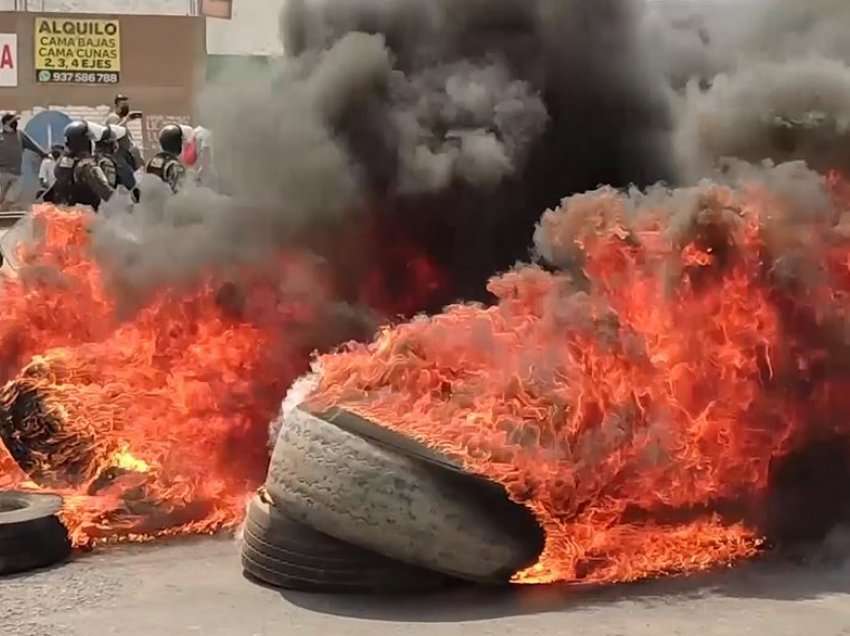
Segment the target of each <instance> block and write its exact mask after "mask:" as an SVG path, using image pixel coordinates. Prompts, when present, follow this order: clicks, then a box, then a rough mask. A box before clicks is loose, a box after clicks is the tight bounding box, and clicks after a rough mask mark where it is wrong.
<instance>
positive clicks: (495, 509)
mask: <svg viewBox="0 0 850 636" xmlns="http://www.w3.org/2000/svg"><path fill="white" fill-rule="evenodd" d="M243 538H244V540H243V547H242V563H243V567H244V570H245V573H246V574H247V575H248V576H249V577H250V578H253V579H255V580H258V581H259V582H261V583H265V584H267V585H271V586H274V587H280V588H286V589H296V590H303V591H325V592H331V591H333V592H342V591H411V590H422V589H431V588H435V587H440V586H443V585H446V584H447V583H450V582H452V581H457V580H464V581H471V582H475V583H484V584H505V583H507V582H508V581H509V580H510V578H511V576H512V575H513V574H514V573H515V572H517V571H519V570H521V569H523V568H525V567H528V566H530V565H532V564H533V563H534V562H535V561H536V560H537V558H538V557H539V555H540V552H541V551H542V549H543V543H544V535H543V531H542V530H541V528H540V526H539V525H538V524H537V522H536V520H535V519H534V516H533V515H532V514H531V512H530V511H528V510H527V509H526V508H524V507H523V506H520V505H517V504H515V503H513V502H511V501H510V500H509V499H508V497H507V494H506V492H505V490H504V489H503V488H502V487H501V486H499V485H497V484H495V483H493V482H490V481H488V480H486V479H483V478H481V477H478V476H475V475H471V474H469V473H467V472H465V471H464V470H463V469H462V468H460V467H459V466H458V465H457V464H455V463H453V462H451V461H449V460H448V459H447V458H445V457H443V456H441V455H439V454H437V453H434V452H433V451H431V450H429V449H427V448H426V447H424V446H422V445H420V444H418V443H416V442H415V441H413V440H411V439H409V438H406V437H404V436H401V435H398V434H396V433H393V432H391V431H389V430H388V429H385V428H383V427H381V426H378V425H376V424H374V423H372V422H369V421H367V420H365V419H363V418H361V417H358V416H356V415H354V414H352V413H350V412H347V411H344V410H341V409H333V410H331V411H324V412H312V411H311V410H310V409H309V408H308V407H306V406H305V405H301V406H300V407H298V408H295V409H293V410H292V411H291V412H290V413H288V414H287V415H286V417H285V419H284V422H283V426H282V427H281V429H280V433H279V436H278V439H277V443H276V445H275V449H274V452H273V455H272V460H271V465H270V468H269V473H268V478H267V480H266V484H265V487H264V488H263V489H261V491H260V492H259V493H258V494H257V496H256V497H255V498H254V499H253V501H252V502H251V504H250V506H249V510H248V516H247V520H246V524H245V529H244V535H243Z"/></svg>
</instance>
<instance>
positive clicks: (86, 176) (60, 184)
mask: <svg viewBox="0 0 850 636" xmlns="http://www.w3.org/2000/svg"><path fill="white" fill-rule="evenodd" d="M55 174H56V183H54V184H53V187H52V188H51V189H50V191H49V192H48V194H46V195H45V197H44V198H45V200H46V201H51V202H53V203H56V204H57V205H90V206H91V207H93V208H94V209H95V210H97V209H98V207H99V206H100V204H101V202H102V201H108V200H109V198H110V197H111V196H112V193H113V188H112V186H111V185H110V182H109V179H108V178H107V176H106V175H105V174H104V172H103V170H102V169H101V168H100V166H99V165H98V162H97V160H96V159H95V158H94V157H92V156H91V155H90V154H89V155H83V156H79V155H78V156H74V155H73V154H71V153H70V152H67V151H66V152H65V153H64V154H63V155H62V156H61V157H60V158H59V161H58V162H57V163H56V172H55Z"/></svg>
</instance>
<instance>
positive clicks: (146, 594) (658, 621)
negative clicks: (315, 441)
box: [0, 539, 850, 636]
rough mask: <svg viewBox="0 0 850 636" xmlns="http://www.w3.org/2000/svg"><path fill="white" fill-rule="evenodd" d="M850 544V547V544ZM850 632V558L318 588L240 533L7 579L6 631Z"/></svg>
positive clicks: (244, 635)
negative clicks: (330, 590) (251, 566)
mask: <svg viewBox="0 0 850 636" xmlns="http://www.w3.org/2000/svg"><path fill="white" fill-rule="evenodd" d="M845 554H847V553H846V552H845ZM461 633H463V634H465V635H468V636H490V635H494V636H495V635H499V636H531V635H537V634H541V635H544V634H545V635H547V636H565V635H576V636H579V635H581V636H648V635H652V636H674V635H682V634H685V635H689V634H694V635H698V636H713V635H716V636H733V635H734V636H744V635H749V634H752V635H756V636H762V635H763V636H803V635H806V634H817V635H818V636H833V635H839V634H841V635H850V563H847V562H845V563H843V564H841V563H836V562H835V561H830V562H826V561H824V560H821V561H820V562H818V563H815V564H808V565H800V564H790V563H781V564H780V563H757V564H752V565H747V566H745V567H742V568H738V569H735V570H729V571H724V572H720V573H715V574H711V575H708V576H700V577H696V578H689V579H676V580H661V581H652V582H647V583H641V584H636V585H628V586H619V587H609V588H606V589H595V590H583V591H577V590H570V589H567V588H563V587H561V588H558V587H550V588H536V589H531V588H520V589H517V590H513V591H511V590H508V591H493V590H476V589H461V590H454V591H451V592H444V593H441V594H435V595H427V596H418V597H407V598H405V597H401V598H399V597H351V596H337V597H332V596H314V595H304V594H295V593H289V592H284V593H281V592H278V591H276V590H272V589H266V588H263V587H260V586H258V585H255V584H253V583H251V582H249V581H247V580H245V579H244V578H243V577H242V575H241V569H240V567H239V560H238V549H237V545H236V543H235V541H233V540H232V539H202V540H189V541H179V542H174V543H170V544H167V545H163V544H160V545H147V546H133V547H121V548H110V549H106V550H102V551H99V552H96V553H94V554H89V555H83V556H80V557H77V558H76V559H74V560H73V561H72V562H70V563H67V564H65V565H63V566H60V567H56V568H53V569H50V570H47V571H43V572H38V573H33V574H27V575H22V576H18V577H12V578H6V579H0V634H2V635H3V636H107V635H110V634H120V635H121V636H184V635H186V636H197V635H202V636H272V635H275V636H276V635H278V634H280V635H287V636H291V635H293V634H297V635H298V636H312V635H314V634H315V635H317V636H335V635H338V634H339V635H344V636H376V634H380V635H381V636H387V635H394V634H399V635H402V634H403V635H405V636H407V635H410V636H416V635H419V634H422V635H427V636H441V635H444V634H461Z"/></svg>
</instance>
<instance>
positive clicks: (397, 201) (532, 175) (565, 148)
mask: <svg viewBox="0 0 850 636" xmlns="http://www.w3.org/2000/svg"><path fill="white" fill-rule="evenodd" d="M643 10H644V5H643V3H642V2H640V1H638V0H634V1H632V0H487V1H483V0H394V1H392V2H388V1H386V0H333V1H330V0H328V1H324V0H313V1H310V0H292V1H291V2H289V3H287V6H286V9H285V10H284V12H283V14H282V15H281V16H280V21H281V34H282V41H283V44H284V48H285V55H284V56H283V58H282V59H280V60H279V61H276V62H274V63H273V64H272V65H271V66H270V68H269V69H268V71H267V72H261V73H245V72H242V69H237V72H235V73H233V74H231V75H230V76H227V79H226V80H225V81H223V82H219V83H218V84H217V85H214V86H210V87H209V89H208V90H207V91H206V92H205V94H204V96H203V98H202V100H201V104H200V111H201V120H202V122H203V123H204V124H205V125H207V126H208V127H210V128H211V129H212V131H213V138H214V146H215V161H216V163H217V166H218V170H219V172H220V174H221V178H222V179H221V180H222V183H223V184H224V185H225V190H226V194H227V200H223V199H220V198H215V199H213V198H212V197H210V196H209V195H199V194H197V193H193V192H186V193H184V194H182V195H181V196H179V197H177V198H176V199H174V200H173V201H168V202H166V203H165V204H164V206H165V208H167V209H166V211H164V212H159V211H157V212H156V213H153V214H145V215H141V216H144V217H145V218H155V219H158V221H157V222H158V223H159V228H158V229H157V230H155V231H151V230H150V228H147V227H138V225H139V224H138V223H136V224H135V225H136V226H137V227H136V229H135V230H134V235H135V236H136V242H135V246H134V247H133V249H132V251H133V254H134V256H133V259H131V260H132V264H131V269H132V272H129V271H128V272H122V271H121V267H118V274H117V278H118V279H123V280H130V281H132V285H131V287H132V288H138V287H144V286H146V285H148V286H155V285H158V284H161V283H162V282H163V280H165V281H168V280H169V279H173V278H175V277H189V278H191V277H192V276H194V275H195V274H196V273H197V272H199V271H202V270H204V269H208V268H209V267H210V266H211V265H221V264H222V263H225V264H226V263H229V262H233V261H239V260H244V259H253V258H258V257H262V256H263V255H264V254H267V253H268V252H269V251H270V250H273V249H275V248H277V247H280V246H282V245H286V244H292V243H298V244H300V245H309V246H311V247H312V248H313V249H315V251H316V252H317V253H319V254H321V255H322V256H323V257H324V258H326V259H327V260H328V263H329V265H331V267H332V269H334V270H336V271H337V272H339V275H340V278H341V279H343V281H342V284H341V288H342V289H343V290H347V291H345V292H344V293H347V294H349V295H356V291H355V290H356V288H357V285H358V282H357V280H356V279H357V278H358V277H359V276H360V275H361V274H362V272H363V271H364V268H366V269H368V268H369V267H372V266H376V265H377V266H378V267H381V266H383V267H384V269H386V270H388V271H393V270H398V269H403V268H404V263H403V262H399V261H398V259H396V260H392V259H389V260H388V259H386V257H385V251H386V250H385V248H386V247H388V246H393V245H397V244H409V243H412V244H413V245H414V247H415V249H416V250H418V251H421V252H424V253H426V254H427V255H429V257H430V258H432V259H433V260H434V261H435V263H436V264H437V266H438V267H440V268H441V269H442V270H443V272H444V273H445V276H444V280H445V281H446V282H445V284H444V285H443V287H442V288H441V290H440V293H439V294H437V295H436V296H432V297H430V298H429V299H428V300H427V301H426V302H424V304H423V306H421V307H418V309H422V310H431V309H437V308H439V306H440V305H442V304H443V303H446V302H450V301H453V300H456V299H458V298H475V297H479V296H481V295H482V294H483V293H484V292H483V290H484V283H485V281H486V279H487V278H488V277H489V276H491V275H492V274H493V273H494V272H496V271H499V270H504V269H506V268H508V267H510V266H511V265H513V263H514V262H516V261H517V260H518V259H525V258H527V257H528V255H529V251H528V250H529V246H530V245H531V238H532V232H533V228H534V223H535V221H536V220H537V218H538V217H539V215H540V213H541V211H542V210H544V209H546V208H547V207H549V206H552V205H556V204H557V203H558V202H559V201H560V199H561V198H562V197H564V196H566V195H568V194H570V193H573V192H578V191H584V190H587V189H592V188H594V187H596V186H598V185H600V184H610V185H614V186H626V185H629V184H637V185H647V184H650V183H654V182H657V181H659V180H669V179H671V178H672V177H673V176H674V170H673V166H672V165H671V163H670V160H669V156H670V153H669V139H670V136H669V135H670V125H671V122H670V117H669V112H668V110H669V109H668V102H667V99H666V94H665V92H664V88H665V82H664V81H663V78H662V76H661V75H660V74H659V73H658V72H657V70H656V69H655V68H654V67H653V66H652V65H651V64H650V63H649V61H648V60H649V59H650V58H649V57H648V56H646V55H645V54H644V46H643V41H642V40H641V38H640V37H639V29H638V26H639V24H640V22H641V18H642V15H643ZM274 17H275V16H271V15H270V16H269V19H273V18H274ZM175 219H177V220H175ZM140 236H141V237H143V238H141V239H140V238H139V237H140ZM145 236H147V237H149V238H147V239H146V238H144V237H145ZM340 237H343V238H342V239H341V238H340ZM100 239H101V240H100V242H99V245H100V248H101V253H103V252H107V253H108V252H110V251H113V252H114V250H112V249H111V246H112V245H113V243H114V242H115V241H114V239H115V233H114V232H101V236H100ZM340 241H342V244H343V245H344V248H341V247H340ZM119 243H121V241H119ZM121 249H123V247H121V248H120V249H119V251H120V250H121ZM109 260H110V263H111V264H112V268H113V269H115V263H122V262H123V263H125V264H126V263H128V261H127V259H123V258H117V259H116V258H110V259H109ZM146 261H157V262H158V263H163V262H167V263H168V265H167V266H163V265H162V264H159V265H156V264H154V265H151V264H150V263H148V262H146ZM364 261H368V263H365V264H364ZM402 261H403V259H402ZM400 281H401V282H400V283H399V284H398V286H399V287H400V288H401V287H404V286H405V284H409V283H410V281H409V279H405V278H404V276H402V277H401V278H400ZM400 293H401V291H400Z"/></svg>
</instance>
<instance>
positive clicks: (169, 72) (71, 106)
mask: <svg viewBox="0 0 850 636" xmlns="http://www.w3.org/2000/svg"><path fill="white" fill-rule="evenodd" d="M37 15H38V14H33V13H20V12H19V13H0V33H17V35H18V86H17V87H14V88H11V87H10V88H0V111H17V112H19V113H21V115H22V119H23V123H24V125H26V124H27V123H28V121H29V120H30V119H31V118H33V117H35V116H36V115H38V114H39V113H41V112H43V111H44V110H52V111H60V112H61V113H64V114H66V115H67V116H68V117H70V118H72V119H77V118H83V119H90V120H94V121H102V120H103V118H104V117H105V115H106V112H107V111H108V110H109V108H110V107H111V105H112V102H113V98H114V96H115V94H116V93H117V92H121V93H125V94H127V95H129V96H130V97H131V99H132V106H133V108H134V109H138V110H141V111H143V112H144V114H145V117H144V119H143V120H142V121H141V122H136V125H135V130H133V132H134V134H135V136H136V138H137V139H139V140H140V141H142V142H144V144H145V147H146V150H147V151H150V150H151V149H152V148H153V145H152V140H153V139H154V138H155V135H156V132H157V131H158V129H159V128H160V127H161V126H162V125H163V124H164V123H166V122H167V121H170V120H171V121H179V122H185V123H188V122H189V121H190V120H191V119H192V116H193V114H194V107H195V96H196V94H197V93H198V91H199V90H200V87H201V85H202V83H203V82H204V81H205V75H206V51H205V21H204V20H203V19H201V18H192V17H166V16H139V15H135V16H128V15H125V16H115V15H114V14H113V15H99V16H98V17H104V18H110V17H119V19H120V23H121V74H120V82H119V83H118V84H117V85H116V84H111V85H109V84H104V85H76V84H50V83H39V82H37V81H36V73H35V60H34V57H35V55H34V46H35V44H34V35H35V33H34V30H35V25H34V22H35V17H36V16H37ZM131 130H132V128H131Z"/></svg>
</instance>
